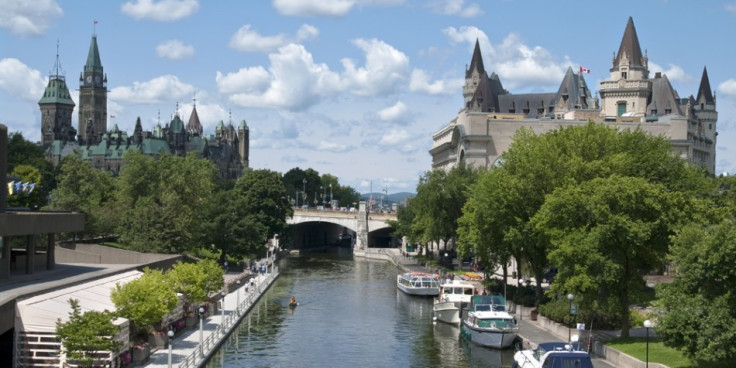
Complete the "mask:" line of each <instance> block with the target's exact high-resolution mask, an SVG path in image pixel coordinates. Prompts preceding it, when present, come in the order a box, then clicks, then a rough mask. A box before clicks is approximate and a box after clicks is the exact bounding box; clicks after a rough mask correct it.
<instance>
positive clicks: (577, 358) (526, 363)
mask: <svg viewBox="0 0 736 368" xmlns="http://www.w3.org/2000/svg"><path fill="white" fill-rule="evenodd" d="M573 337H577V336H573ZM574 342H575V339H573V341H572V342H570V343H569V344H567V343H564V342H546V343H541V344H539V346H537V348H536V349H529V350H520V351H517V352H516V354H514V365H513V366H514V367H515V368H542V367H545V368H547V367H549V368H565V367H575V368H578V367H579V368H593V362H592V361H591V360H590V355H589V354H588V352H587V351H585V350H579V349H576V348H575V344H574Z"/></svg>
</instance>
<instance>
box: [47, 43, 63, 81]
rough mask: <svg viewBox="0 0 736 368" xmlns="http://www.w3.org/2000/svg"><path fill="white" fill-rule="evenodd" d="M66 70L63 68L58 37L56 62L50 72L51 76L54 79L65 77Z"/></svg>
mask: <svg viewBox="0 0 736 368" xmlns="http://www.w3.org/2000/svg"><path fill="white" fill-rule="evenodd" d="M63 73H64V71H63V70H62V69H61V59H60V58H59V39H56V62H55V63H54V70H53V71H52V72H49V76H51V78H52V79H62V80H63V79H64V77H63V76H62V74H63Z"/></svg>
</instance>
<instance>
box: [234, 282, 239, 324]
mask: <svg viewBox="0 0 736 368" xmlns="http://www.w3.org/2000/svg"><path fill="white" fill-rule="evenodd" d="M235 283H236V284H237V285H238V291H237V293H238V294H237V299H236V301H237V302H236V303H235V309H236V310H237V311H238V315H240V279H238V281H235Z"/></svg>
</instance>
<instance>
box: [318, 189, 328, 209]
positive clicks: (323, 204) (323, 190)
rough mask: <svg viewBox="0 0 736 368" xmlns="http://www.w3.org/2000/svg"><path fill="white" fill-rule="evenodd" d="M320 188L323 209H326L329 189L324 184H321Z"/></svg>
mask: <svg viewBox="0 0 736 368" xmlns="http://www.w3.org/2000/svg"><path fill="white" fill-rule="evenodd" d="M319 190H320V191H322V209H325V208H324V207H325V197H326V196H325V191H327V188H325V186H324V185H320V186H319Z"/></svg>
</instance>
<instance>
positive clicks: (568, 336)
mask: <svg viewBox="0 0 736 368" xmlns="http://www.w3.org/2000/svg"><path fill="white" fill-rule="evenodd" d="M573 298H575V295H572V293H570V294H567V300H569V301H570V310H569V312H570V316H571V317H572V299H573ZM570 324H572V322H570ZM570 328H571V327H570V326H567V341H568V342H570Z"/></svg>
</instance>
